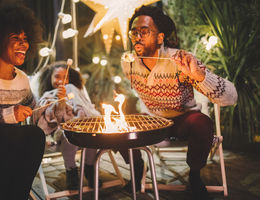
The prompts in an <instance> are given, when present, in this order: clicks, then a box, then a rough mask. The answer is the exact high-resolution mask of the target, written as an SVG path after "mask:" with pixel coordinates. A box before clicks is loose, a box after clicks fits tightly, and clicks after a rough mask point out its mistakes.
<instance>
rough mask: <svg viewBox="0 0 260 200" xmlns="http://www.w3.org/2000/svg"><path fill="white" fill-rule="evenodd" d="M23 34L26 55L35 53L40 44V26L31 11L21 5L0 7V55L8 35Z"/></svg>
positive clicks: (11, 4)
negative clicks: (25, 42) (26, 48)
mask: <svg viewBox="0 0 260 200" xmlns="http://www.w3.org/2000/svg"><path fill="white" fill-rule="evenodd" d="M22 31H24V32H25V34H26V36H27V39H28V42H29V45H30V47H29V50H28V53H30V54H32V53H35V50H36V45H37V44H38V43H40V42H42V31H43V28H42V25H41V23H40V21H38V19H37V18H36V17H35V15H34V13H33V11H32V10H31V9H29V8H27V7H25V6H24V5H22V4H21V3H15V4H14V3H5V4H1V5H0V55H2V54H3V52H4V51H5V49H6V45H7V38H8V36H9V34H10V33H16V34H19V33H21V32H22Z"/></svg>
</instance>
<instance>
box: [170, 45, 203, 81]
mask: <svg viewBox="0 0 260 200" xmlns="http://www.w3.org/2000/svg"><path fill="white" fill-rule="evenodd" d="M172 60H173V61H174V62H175V63H176V64H177V65H178V70H180V71H182V73H183V74H184V75H186V76H189V77H190V78H191V79H193V80H196V81H199V82H201V81H203V80H204V78H205V71H204V70H203V69H201V68H200V67H199V65H198V61H197V59H196V58H195V57H194V56H193V55H192V54H190V53H187V52H185V51H184V50H178V51H177V52H176V54H174V55H173V57H172Z"/></svg>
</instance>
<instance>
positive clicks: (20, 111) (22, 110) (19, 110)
mask: <svg viewBox="0 0 260 200" xmlns="http://www.w3.org/2000/svg"><path fill="white" fill-rule="evenodd" d="M31 115H32V109H31V108H30V107H28V106H22V105H16V106H15V107H14V116H15V119H16V121H18V122H23V121H24V120H25V119H26V118H27V117H29V116H31Z"/></svg>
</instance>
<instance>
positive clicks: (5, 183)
mask: <svg viewBox="0 0 260 200" xmlns="http://www.w3.org/2000/svg"><path fill="white" fill-rule="evenodd" d="M41 30H42V29H41V27H40V26H39V23H38V21H37V20H36V18H35V17H34V15H33V13H32V11H31V10H30V9H28V8H26V7H24V6H21V5H13V6H11V5H4V6H0V137H1V139H0V155H1V164H0V198H1V199H9V200H18V199H19V200H27V199H28V195H29V192H30V189H31V185H32V182H33V179H34V177H35V175H36V173H37V170H38V168H39V166H40V163H41V160H42V156H43V152H44V145H45V135H44V133H43V131H42V130H41V129H40V128H38V127H36V126H29V125H24V126H22V125H21V122H23V121H24V120H25V119H26V118H27V117H29V116H31V114H32V108H33V107H34V105H35V100H34V97H33V94H32V92H31V89H30V85H29V80H28V78H27V76H26V74H25V73H24V72H23V71H21V70H19V69H18V68H16V66H20V65H22V64H23V63H24V60H25V57H26V55H27V53H28V52H29V51H32V50H33V49H34V45H35V44H36V42H37V41H40V40H39V39H41Z"/></svg>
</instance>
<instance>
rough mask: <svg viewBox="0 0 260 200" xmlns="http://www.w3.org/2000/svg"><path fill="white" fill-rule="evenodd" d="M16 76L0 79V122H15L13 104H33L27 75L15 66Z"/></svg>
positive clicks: (32, 105)
mask: <svg viewBox="0 0 260 200" xmlns="http://www.w3.org/2000/svg"><path fill="white" fill-rule="evenodd" d="M15 72H16V76H15V78H14V79H13V80H3V79H0V123H6V124H14V123H17V121H16V119H15V116H14V105H17V104H20V105H24V106H30V107H31V108H33V107H34V105H35V99H34V97H33V94H32V92H31V89H30V85H29V79H28V78H27V75H26V74H25V73H24V72H23V71H21V70H19V69H18V68H15Z"/></svg>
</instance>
